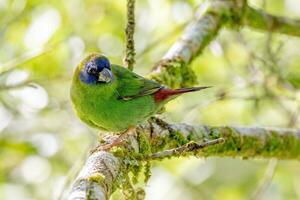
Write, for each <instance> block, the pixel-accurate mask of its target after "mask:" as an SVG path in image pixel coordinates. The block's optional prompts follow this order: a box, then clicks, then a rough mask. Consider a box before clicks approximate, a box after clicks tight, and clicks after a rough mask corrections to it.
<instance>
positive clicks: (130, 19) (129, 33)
mask: <svg viewBox="0 0 300 200" xmlns="http://www.w3.org/2000/svg"><path fill="white" fill-rule="evenodd" d="M134 11H135V0H127V25H126V29H125V34H126V52H125V53H126V55H125V58H124V64H125V66H126V67H127V68H128V69H129V70H131V71H132V70H133V65H134V63H135V59H134V57H135V49H134V29H135V15H134Z"/></svg>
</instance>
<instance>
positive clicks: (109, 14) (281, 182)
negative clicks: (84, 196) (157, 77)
mask: <svg viewBox="0 0 300 200" xmlns="http://www.w3.org/2000/svg"><path fill="white" fill-rule="evenodd" d="M200 3H201V1H198V0H197V1H196V0H189V1H185V0H163V1H159V0H148V1H146V0H139V1H137V10H136V15H137V17H136V19H137V27H136V35H135V38H136V45H137V46H136V49H137V55H138V56H137V57H138V59H137V64H136V68H135V71H136V72H138V73H140V74H146V73H147V72H149V70H150V69H151V67H152V66H153V65H154V63H155V62H157V61H158V60H159V59H160V58H161V57H162V56H163V54H164V52H166V50H167V49H168V48H169V47H170V45H171V44H172V43H173V42H174V41H175V39H176V38H177V37H178V36H179V34H180V32H181V31H182V26H183V25H184V24H185V23H187V22H188V21H189V20H190V19H192V17H193V12H194V11H195V10H196V9H197V6H198V5H199V4H200ZM249 3H250V4H251V5H252V6H255V7H260V8H263V9H265V10H266V11H268V12H270V13H272V14H276V15H282V16H289V17H298V18H299V17H300V15H299V13H300V1H299V0H276V1H275V0H268V1H262V0H250V1H249ZM125 5H126V1H125V0H124V1H111V0H64V1H60V0H51V1H43V0H27V1H26V0H0V45H1V48H0V199H4V200H32V199H39V200H43V199H57V198H58V197H59V196H61V194H62V192H63V191H64V192H65V193H66V191H67V189H68V187H67V186H66V185H68V183H69V181H70V180H72V178H74V174H76V173H77V171H78V169H79V167H80V166H81V163H82V162H83V160H84V158H85V156H86V154H87V153H88V151H89V149H91V146H92V145H94V141H95V140H96V135H97V131H96V130H91V129H90V128H88V127H86V126H85V125H83V124H82V123H81V122H80V121H79V120H78V119H77V118H76V117H75V115H74V113H73V111H72V108H71V105H70V101H69V85H70V80H71V77H72V71H73V69H74V68H75V66H76V64H77V63H78V62H79V61H80V59H82V58H83V57H84V55H86V54H87V53H88V52H92V51H97V52H102V53H104V54H106V55H107V56H108V57H109V58H110V59H111V61H112V62H114V63H118V64H121V63H122V58H123V53H124V46H125V45H124V25H125V22H126V18H125V16H126V6H125ZM192 67H193V69H194V70H195V72H196V74H197V78H198V82H199V85H214V88H213V89H210V90H207V91H205V92H202V93H201V92H200V93H197V94H190V95H186V96H184V97H181V98H178V99H176V100H174V101H173V102H170V103H169V104H168V106H167V113H165V114H164V115H163V117H164V118H167V119H168V120H170V121H175V122H186V123H190V124H208V125H245V126H276V127H293V128H300V127H299V126H300V123H299V122H300V121H299V117H298V114H299V108H300V107H299V106H300V105H299V101H300V90H299V88H300V39H299V38H294V37H288V36H285V35H278V34H272V33H266V32H265V33H264V32H257V31H255V30H252V29H249V28H240V29H239V30H228V29H225V30H222V31H221V33H220V34H219V36H218V37H217V38H216V39H215V40H214V41H213V42H212V43H211V44H210V45H209V47H208V48H206V50H205V51H204V52H203V54H202V55H201V56H199V57H198V58H197V59H195V60H194V61H193V63H192ZM266 166H267V161H265V160H239V159H229V158H211V159H207V160H205V161H204V160H202V159H199V158H189V159H172V160H167V161H163V162H159V163H155V165H154V168H153V176H152V177H151V179H150V182H149V184H148V186H147V187H146V190H147V199H155V200H159V199H174V200H175V199H185V200H189V199H197V200H198V199H223V200H225V199H230V200H234V199H249V197H250V196H251V195H252V194H253V193H254V191H255V190H256V188H257V187H258V185H259V182H260V181H261V179H262V177H263V176H264V173H265V170H266ZM299 169H300V164H299V163H298V162H295V161H280V162H279V164H278V167H277V170H276V172H275V174H274V178H273V180H272V182H271V184H270V186H269V187H268V189H267V190H266V191H265V193H264V194H263V196H262V197H261V199H272V200H274V199H275V200H277V199H289V200H292V199H300V193H299V188H300V175H299V174H300V171H299ZM65 193H64V194H65ZM114 198H115V199H119V198H120V194H119V193H118V192H117V193H116V194H115V195H114Z"/></svg>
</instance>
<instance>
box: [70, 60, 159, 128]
mask: <svg viewBox="0 0 300 200" xmlns="http://www.w3.org/2000/svg"><path fill="white" fill-rule="evenodd" d="M92 57H93V56H89V57H88V58H87V59H85V60H84V61H83V62H82V63H80V64H79V66H78V67H77V69H76V71H75V73H74V76H73V82H72V86H71V99H72V102H73V105H74V108H75V110H76V113H77V115H78V116H79V118H80V119H81V120H82V121H84V122H85V123H87V124H89V125H91V126H93V127H97V128H100V129H103V130H108V131H124V130H126V129H127V128H128V127H131V126H135V125H137V124H139V123H141V122H143V121H145V120H146V119H148V118H149V117H150V116H151V115H153V114H155V113H156V112H157V111H158V110H160V109H161V108H162V106H163V105H161V104H160V105H157V104H156V103H155V101H154V99H153V96H151V93H154V92H155V91H157V90H159V89H160V87H161V86H160V85H159V84H158V83H156V82H154V81H151V80H148V79H145V78H143V77H141V76H139V75H137V74H135V73H133V72H131V71H129V70H127V69H126V68H124V67H121V66H118V65H111V70H112V73H113V75H114V80H113V82H111V83H107V84H95V85H88V84H86V83H83V82H82V81H81V80H80V79H79V73H80V70H81V69H82V68H83V67H84V64H85V62H87V61H88V60H89V59H91V58H92ZM135 96H140V97H138V98H133V99H131V100H127V99H126V98H130V97H135ZM122 97H123V98H124V99H122Z"/></svg>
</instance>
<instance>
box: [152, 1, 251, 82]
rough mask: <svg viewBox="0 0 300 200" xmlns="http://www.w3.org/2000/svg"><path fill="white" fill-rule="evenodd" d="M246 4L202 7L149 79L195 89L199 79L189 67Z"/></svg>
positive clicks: (239, 2)
mask: <svg viewBox="0 0 300 200" xmlns="http://www.w3.org/2000/svg"><path fill="white" fill-rule="evenodd" d="M245 3H246V1H245V0H209V1H206V2H204V3H203V4H201V6H200V7H199V9H198V11H197V13H196V15H195V19H194V20H193V21H192V22H190V23H189V24H188V25H187V27H186V28H185V30H184V32H183V34H182V36H181V37H180V38H179V39H178V40H177V41H176V42H175V43H174V44H173V46H172V47H171V48H170V49H169V51H168V52H167V53H166V54H165V55H164V56H163V58H162V60H161V61H160V62H158V63H157V64H156V66H155V67H154V69H153V71H152V73H151V74H150V76H149V77H150V78H152V79H154V80H156V81H158V82H160V83H163V84H165V85H167V86H169V87H172V88H179V87H189V86H192V85H195V84H196V76H195V74H194V73H193V71H192V70H191V69H190V68H189V66H188V64H189V63H190V62H191V61H192V59H193V58H194V57H196V56H197V55H199V54H200V53H201V51H202V50H203V49H204V48H205V47H206V46H207V45H208V44H209V42H210V41H211V40H213V39H214V38H215V36H216V35H217V33H218V31H219V30H220V28H221V27H222V25H225V24H226V23H227V22H228V21H231V20H232V16H235V15H240V14H239V13H240V12H241V10H243V7H244V5H245Z"/></svg>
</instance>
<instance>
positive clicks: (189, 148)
mask: <svg viewBox="0 0 300 200" xmlns="http://www.w3.org/2000/svg"><path fill="white" fill-rule="evenodd" d="M223 142H225V139H224V138H218V139H215V140H210V141H207V142H204V143H200V144H199V143H197V142H189V143H187V144H185V145H182V146H180V147H177V148H174V149H169V150H165V151H161V152H157V153H154V154H151V155H149V156H146V157H145V158H147V159H150V160H155V159H163V158H170V157H173V156H178V155H180V156H182V155H183V154H184V153H186V152H195V153H196V152H197V151H199V150H200V149H203V148H206V147H208V146H212V145H216V144H220V143H223Z"/></svg>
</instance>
